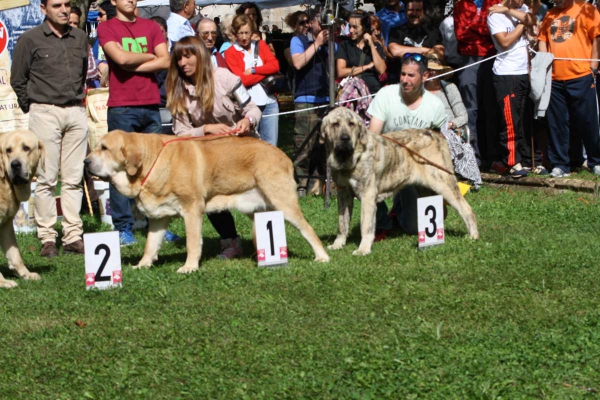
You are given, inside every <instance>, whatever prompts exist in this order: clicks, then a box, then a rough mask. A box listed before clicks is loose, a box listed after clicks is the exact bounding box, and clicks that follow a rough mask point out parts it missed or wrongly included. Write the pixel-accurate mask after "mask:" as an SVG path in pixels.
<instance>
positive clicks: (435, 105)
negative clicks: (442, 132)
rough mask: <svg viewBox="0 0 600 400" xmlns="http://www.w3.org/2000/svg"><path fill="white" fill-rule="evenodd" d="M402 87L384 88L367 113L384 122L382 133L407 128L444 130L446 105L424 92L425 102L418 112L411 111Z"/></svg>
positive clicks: (422, 102) (391, 86)
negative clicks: (401, 91)
mask: <svg viewBox="0 0 600 400" xmlns="http://www.w3.org/2000/svg"><path fill="white" fill-rule="evenodd" d="M400 89H401V88H400V85H390V86H386V87H384V88H382V89H381V90H380V91H379V92H378V93H377V95H376V96H375V98H374V99H373V101H372V102H371V105H370V106H369V109H368V110H367V112H368V113H369V114H371V116H373V117H375V118H377V119H379V120H381V121H383V123H384V124H383V131H382V132H381V133H388V132H396V131H400V130H402V129H406V128H420V129H442V126H444V125H445V124H446V118H447V117H446V109H445V108H444V103H442V101H441V100H440V99H438V98H437V97H436V96H435V95H433V94H431V93H429V92H428V91H427V90H423V100H422V101H421V104H420V105H419V108H417V109H416V110H410V109H409V108H408V107H407V106H406V104H404V100H403V99H402V95H401V94H400Z"/></svg>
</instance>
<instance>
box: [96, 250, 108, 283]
mask: <svg viewBox="0 0 600 400" xmlns="http://www.w3.org/2000/svg"><path fill="white" fill-rule="evenodd" d="M100 250H104V259H102V262H101V263H100V268H98V272H96V282H106V281H110V276H102V272H104V267H106V263H107V262H108V259H109V258H110V248H109V247H108V246H107V245H105V244H99V245H98V247H96V250H95V251H94V253H95V254H96V255H98V254H100Z"/></svg>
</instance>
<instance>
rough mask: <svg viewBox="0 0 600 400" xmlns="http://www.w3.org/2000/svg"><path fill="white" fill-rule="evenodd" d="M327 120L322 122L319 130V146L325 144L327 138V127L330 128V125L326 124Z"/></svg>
mask: <svg viewBox="0 0 600 400" xmlns="http://www.w3.org/2000/svg"><path fill="white" fill-rule="evenodd" d="M326 120H327V117H325V119H324V120H323V122H321V129H319V144H325V136H326V135H327V127H328V126H329V124H327V123H326V122H325V121H326Z"/></svg>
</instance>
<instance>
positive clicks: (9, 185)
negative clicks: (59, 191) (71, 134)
mask: <svg viewBox="0 0 600 400" xmlns="http://www.w3.org/2000/svg"><path fill="white" fill-rule="evenodd" d="M45 155H46V153H45V150H44V145H43V144H42V142H41V141H39V140H38V138H37V136H36V135H35V134H34V133H33V132H30V131H26V130H19V131H13V132H7V133H2V134H0V247H1V248H2V251H3V252H4V254H6V259H7V260H8V268H10V269H11V270H14V271H15V272H16V273H17V275H19V276H20V277H21V278H23V279H31V280H38V279H40V276H39V275H38V274H36V273H34V272H29V270H28V269H27V267H26V266H25V264H23V258H21V252H20V251H19V247H17V239H16V238H15V230H14V227H13V218H14V217H15V215H16V214H17V211H19V204H21V203H22V202H24V201H27V200H29V196H31V179H32V178H33V177H34V176H35V173H36V171H37V168H38V167H40V168H42V169H43V168H44V160H45ZM15 286H17V283H16V282H14V281H9V280H6V279H4V277H3V276H2V274H0V287H2V288H12V287H15Z"/></svg>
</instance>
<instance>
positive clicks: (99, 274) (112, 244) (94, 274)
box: [83, 232, 123, 289]
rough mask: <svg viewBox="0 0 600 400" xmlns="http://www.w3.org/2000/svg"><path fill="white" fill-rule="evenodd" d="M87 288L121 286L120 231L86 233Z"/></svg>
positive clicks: (84, 239) (84, 237) (84, 241)
mask: <svg viewBox="0 0 600 400" xmlns="http://www.w3.org/2000/svg"><path fill="white" fill-rule="evenodd" d="M83 243H84V247H85V288H86V289H91V288H96V289H108V288H111V287H114V286H121V283H122V281H123V275H122V271H121V246H120V244H119V232H101V233H86V234H85V235H83Z"/></svg>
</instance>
